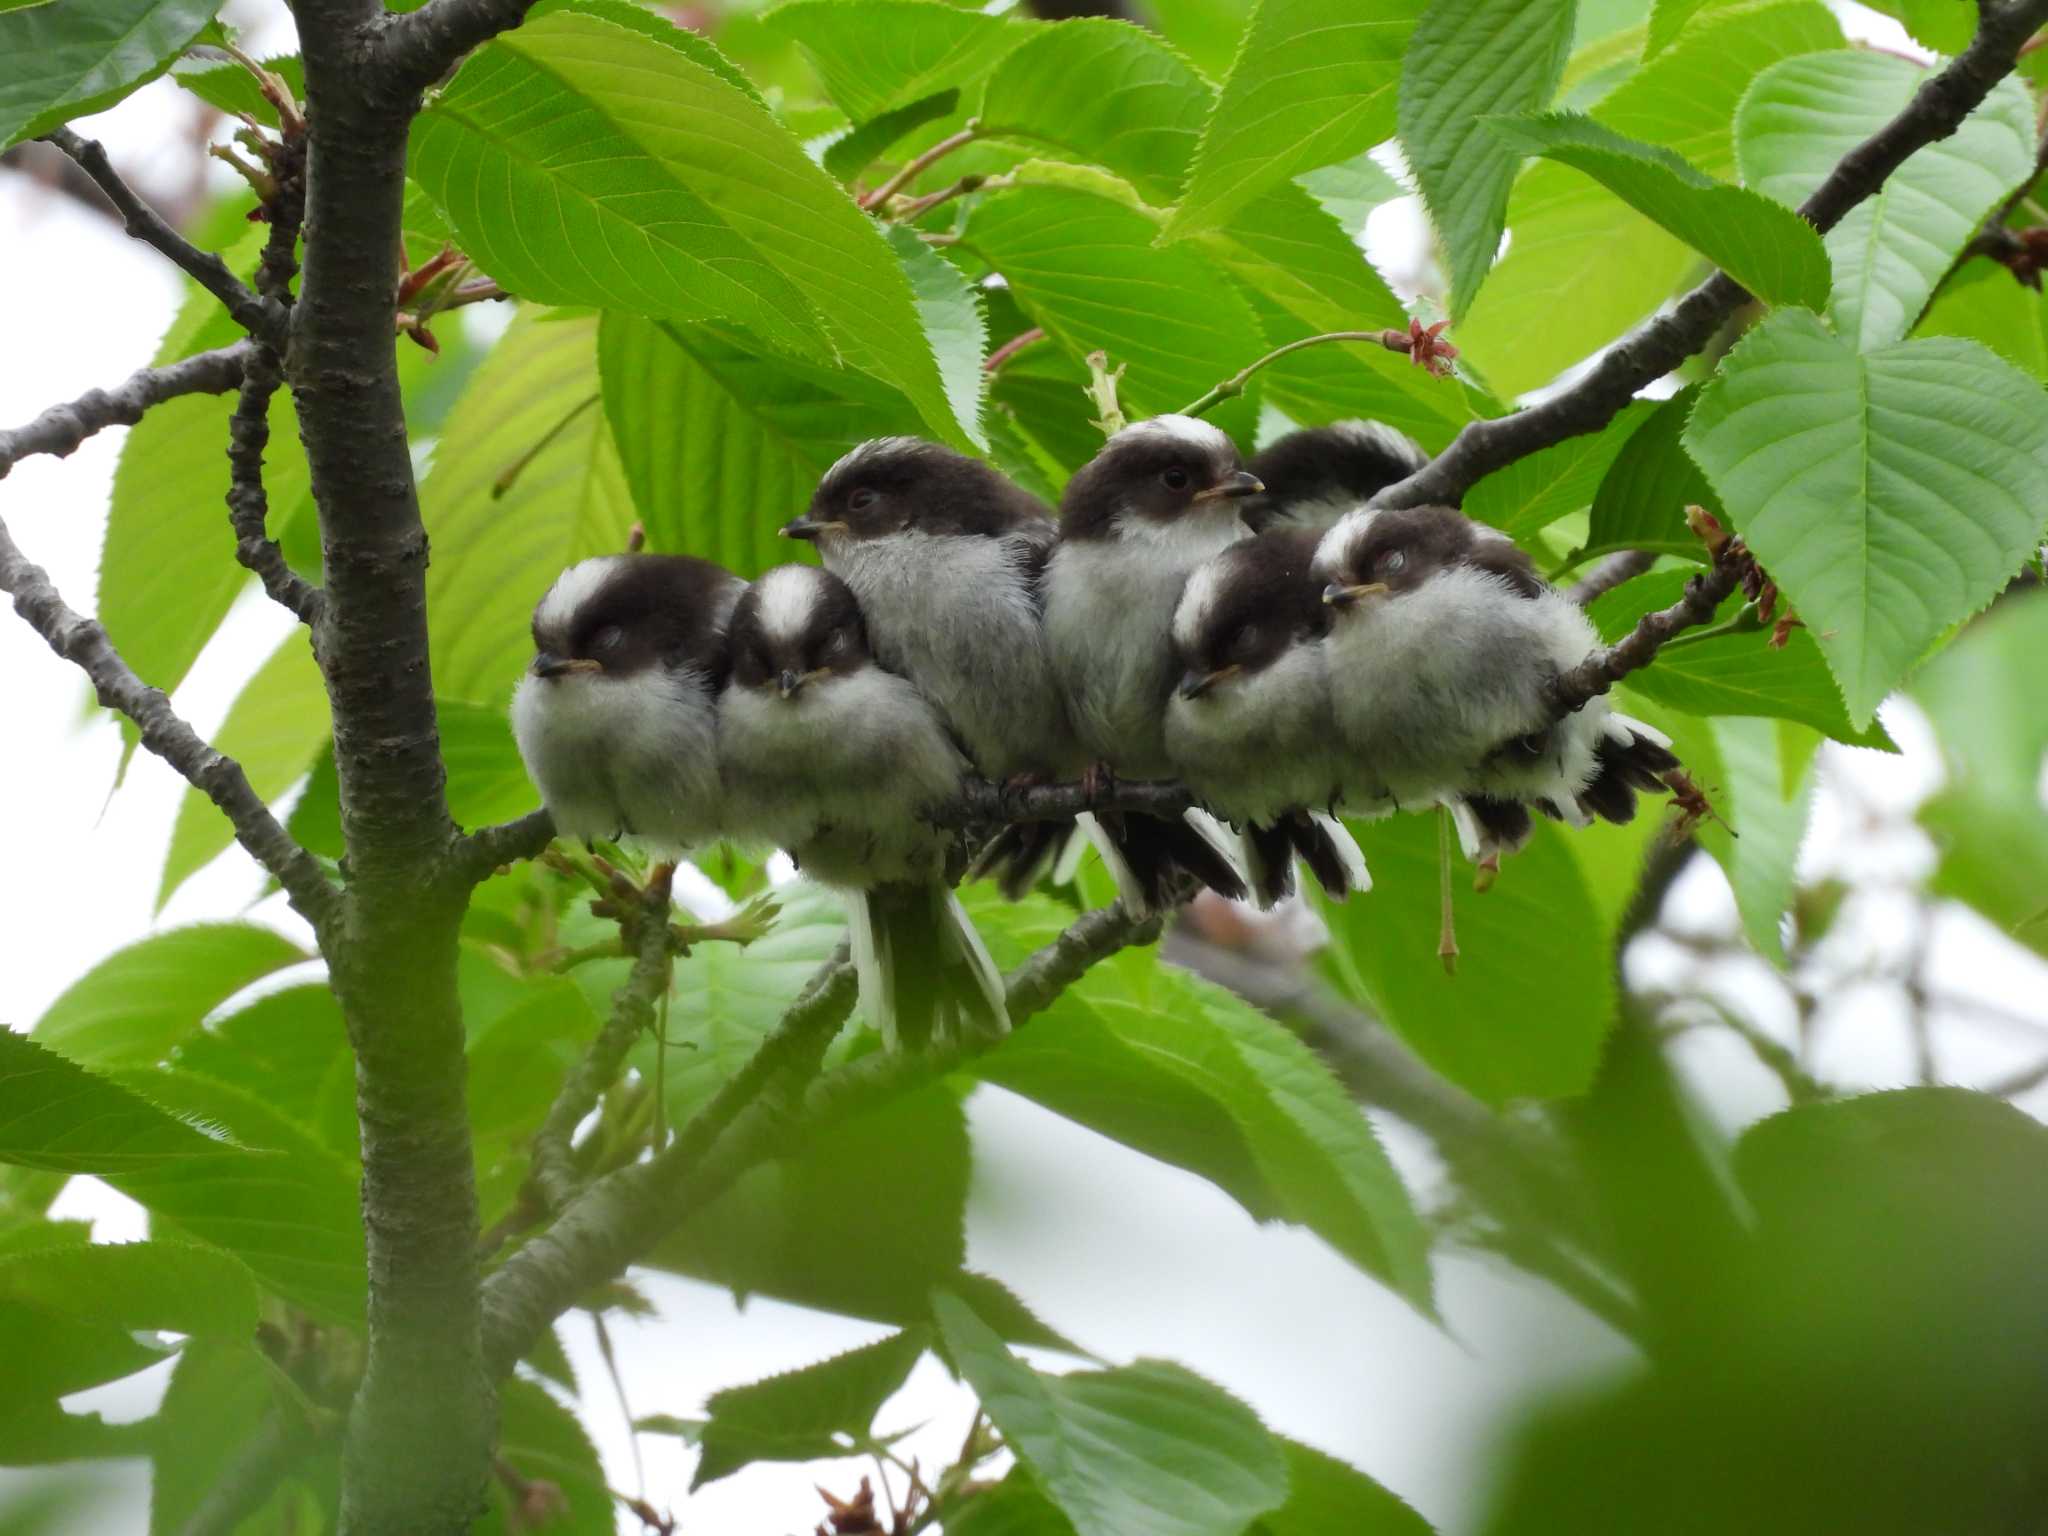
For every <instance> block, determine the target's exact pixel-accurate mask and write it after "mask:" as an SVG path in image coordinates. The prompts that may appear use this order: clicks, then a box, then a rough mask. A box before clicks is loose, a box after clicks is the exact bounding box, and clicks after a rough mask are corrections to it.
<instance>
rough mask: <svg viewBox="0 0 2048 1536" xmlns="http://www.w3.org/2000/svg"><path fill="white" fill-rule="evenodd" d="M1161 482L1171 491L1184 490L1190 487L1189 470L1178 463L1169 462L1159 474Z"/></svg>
mask: <svg viewBox="0 0 2048 1536" xmlns="http://www.w3.org/2000/svg"><path fill="white" fill-rule="evenodd" d="M1159 479H1160V482H1161V483H1162V484H1164V485H1165V487H1166V488H1167V489H1168V490H1169V491H1184V490H1186V489H1187V488H1188V472H1187V471H1186V470H1185V469H1182V468H1181V467H1180V465H1178V464H1169V465H1167V466H1166V468H1165V469H1164V470H1162V471H1161V472H1160V475H1159Z"/></svg>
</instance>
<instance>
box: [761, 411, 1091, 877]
mask: <svg viewBox="0 0 2048 1536" xmlns="http://www.w3.org/2000/svg"><path fill="white" fill-rule="evenodd" d="M782 533H783V535H784V536H785V537H788V538H794V539H808V540H811V541H812V542H814V543H815V544H816V545H817V549H818V554H819V556H820V557H821V558H822V559H823V561H824V563H825V568H826V569H827V570H829V571H831V572H832V573H833V574H834V575H836V576H838V577H840V578H841V579H842V580H843V581H845V583H846V584H847V586H849V587H850V588H852V590H853V593H854V596H855V598H856V600H857V601H858V602H859V604H860V607H861V611H862V613H863V614H864V615H865V616H866V621H867V633H868V639H869V643H870V644H871V645H872V646H873V648H874V653H875V656H876V657H877V658H878V659H879V660H880V661H881V663H882V664H883V665H884V666H886V667H887V668H889V670H891V671H892V672H895V673H898V674H900V675H901V676H903V677H907V678H909V679H910V680H911V681H912V682H914V683H915V684H916V685H917V686H918V688H919V689H920V690H922V691H923V693H924V695H925V697H926V698H928V699H930V700H931V702H932V705H933V707H934V708H935V709H936V710H937V711H938V714H939V717H940V718H941V719H942V720H943V721H944V722H945V725H946V727H947V729H949V730H950V731H951V732H952V733H953V735H954V736H955V737H956V738H957V739H958V740H959V742H960V743H961V745H962V746H963V747H964V748H965V749H966V752H967V756H968V759H969V761H971V762H972V763H973V765H974V767H975V769H976V771H977V772H979V773H980V774H981V775H982V776H983V777H984V778H988V779H992V780H995V781H997V782H999V783H1000V782H1005V781H1012V780H1022V781H1030V780H1038V779H1051V778H1056V777H1060V776H1063V775H1065V774H1066V773H1068V772H1070V771H1071V770H1072V769H1073V767H1074V766H1075V764H1076V762H1077V758H1078V749H1077V748H1076V746H1075V744H1074V739H1073V733H1072V731H1071V730H1070V728H1069V726H1068V723H1067V713H1066V705H1065V702H1064V700H1063V699H1062V697H1061V694H1060V686H1059V679H1058V677H1057V676H1056V675H1055V673H1054V671H1053V666H1052V657H1051V654H1050V652H1049V650H1048V649H1047V645H1046V637H1045V629H1044V624H1043V619H1042V613H1043V606H1042V601H1041V594H1040V590H1039V581H1040V578H1041V576H1042V574H1043V572H1044V569H1045V562H1046V558H1047V556H1048V555H1049V554H1050V553H1051V551H1052V547H1053V542H1054V539H1055V538H1056V537H1057V529H1056V528H1055V526H1054V524H1053V522H1052V519H1051V517H1050V516H1049V515H1048V513H1047V509H1046V507H1045V505H1044V504H1043V503H1042V502H1040V501H1039V500H1038V499H1037V498H1036V497H1035V496H1033V495H1031V494H1030V493H1029V492H1028V491H1025V490H1024V489H1022V488H1021V487H1019V486H1016V485H1013V484H1011V482H1010V481H1009V480H1007V479H1005V478H1004V477H1003V476H1002V475H1000V474H998V473H997V472H996V471H995V470H993V469H991V468H989V466H987V465H986V464H982V463H979V462H977V461H976V460H974V459H970V458H967V457H966V456H965V455H962V454H958V453H955V452H953V451H952V450H951V449H949V448H946V447H943V446H941V445H940V444H938V443H930V442H925V441H923V440H921V439H918V438H914V437H883V438H876V439H874V440H873V441H871V442H866V443H862V444H861V445H860V446H859V447H857V448H855V449H854V450H853V451H852V452H851V453H848V454H847V455H846V456H845V457H843V458H842V459H840V460H839V462H838V463H836V464H834V465H833V466H832V468H831V469H829V470H828V471H826V473H825V477H824V478H823V479H822V480H821V481H820V482H819V484H818V488H817V490H816V492H815V493H814V494H813V495H812V497H811V504H810V507H809V509H808V510H806V511H805V513H804V514H803V516H801V517H799V518H797V519H795V520H794V521H793V522H791V523H789V524H787V525H786V526H784V528H783V529H782ZM1070 828H1071V824H1070V823H1066V824H1062V823H1056V822H1038V823H1031V824H1027V825H1023V826H1019V827H1018V828H1016V829H1014V830H1013V831H1011V832H1009V833H1006V834H1005V835H1004V839H1003V847H1002V848H1001V850H1000V865H999V867H1000V869H1001V875H1002V882H1003V886H1004V888H1005V890H1007V891H1008V892H1009V893H1010V894H1012V895H1016V894H1020V893H1021V892H1022V891H1023V890H1024V889H1026V888H1028V887H1029V886H1030V884H1031V882H1032V881H1033V880H1034V879H1035V878H1036V876H1037V874H1038V871H1039V870H1040V869H1041V868H1042V867H1043V866H1044V865H1045V863H1046V862H1047V861H1048V860H1050V859H1051V858H1052V856H1053V855H1054V853H1055V852H1056V851H1057V849H1058V846H1059V845H1060V843H1061V842H1062V841H1063V840H1064V836H1065V833H1066V832H1067V831H1068V830H1070Z"/></svg>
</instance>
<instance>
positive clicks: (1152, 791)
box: [925, 778, 1195, 827]
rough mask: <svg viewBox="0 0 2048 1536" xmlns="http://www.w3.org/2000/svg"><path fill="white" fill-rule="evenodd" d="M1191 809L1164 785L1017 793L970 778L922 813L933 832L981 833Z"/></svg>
mask: <svg viewBox="0 0 2048 1536" xmlns="http://www.w3.org/2000/svg"><path fill="white" fill-rule="evenodd" d="M1194 803H1195V802H1194V797H1193V796H1192V795H1190V794H1189V793H1188V792H1187V791H1186V790H1185V789H1183V788H1182V787H1181V786H1180V785H1179V784H1177V783H1175V782H1173V781H1172V780H1170V779H1127V780H1115V781H1111V782H1110V783H1108V784H1107V785H1106V786H1104V787H1102V788H1100V789H1095V788H1091V787H1090V786H1089V785H1087V784H1085V783H1083V782H1080V781H1075V782H1073V783H1064V784H1033V785H1030V786H1028V787H1024V788H1018V787H1013V786H1010V785H1007V784H991V783H990V782H989V781H988V780H986V779H972V778H971V779H967V780H965V781H964V782H963V783H962V784H961V786H960V795H959V798H958V799H956V800H953V801H951V802H949V803H948V804H945V805H937V806H932V807H930V808H928V809H927V810H926V812H925V816H926V818H927V819H928V820H929V821H930V822H931V823H932V825H933V826H938V827H985V826H991V825H996V824H1000V823H1003V822H1011V821H1061V820H1064V819H1065V818H1067V817H1069V816H1078V815H1080V814H1081V813H1082V812H1083V811H1144V812H1147V813H1149V814H1151V815H1154V816H1178V815H1179V814H1180V813H1181V812H1182V811H1184V810H1186V809H1187V808H1188V807H1189V806H1191V805H1193V804H1194Z"/></svg>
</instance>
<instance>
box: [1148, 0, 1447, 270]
mask: <svg viewBox="0 0 2048 1536" xmlns="http://www.w3.org/2000/svg"><path fill="white" fill-rule="evenodd" d="M1422 11H1423V0H1384V3H1381V4H1378V5H1375V6H1373V7H1371V8H1370V9H1369V10H1365V8H1362V7H1360V6H1358V5H1357V4H1355V3H1353V0H1259V5H1258V8H1257V9H1256V10H1255V11H1253V12H1252V18H1251V20H1250V21H1249V22H1248V23H1247V24H1246V26H1245V31H1244V38H1243V41H1242V42H1240V43H1239V45H1238V52H1237V61H1236V63H1235V64H1233V65H1232V66H1231V70H1230V75H1229V78H1228V79H1226V80H1225V81H1224V82H1223V89H1222V92H1221V93H1220V94H1219V95H1218V97H1217V100H1216V107H1215V110H1214V111H1212V112H1211V113H1210V114H1209V125H1208V128H1207V129H1206V130H1205V131H1204V133H1203V135H1202V143H1201V147H1200V148H1199V149H1198V150H1197V151H1196V154H1195V163H1194V167H1193V170H1192V171H1191V172H1190V174H1189V177H1188V187H1187V193H1186V195H1185V196H1184V197H1183V198H1182V199H1181V203H1180V206H1179V208H1177V209H1176V210H1175V211H1174V214H1173V217H1172V218H1171V219H1169V220H1168V221H1167V225H1166V230H1165V235H1164V238H1166V239H1169V240H1178V239H1180V238H1181V237H1183V236H1185V235H1192V234H1199V233H1200V232H1201V231H1203V230H1205V229H1214V228H1216V227H1218V226H1219V225H1221V224H1223V223H1225V222H1227V221H1228V220H1229V219H1230V218H1231V217H1232V215H1234V214H1235V213H1236V212H1237V211H1238V210H1239V209H1241V208H1242V207H1244V205H1245V204H1247V203H1249V202H1250V201H1251V200H1252V199H1253V198H1255V197H1257V196H1258V195H1259V194H1260V193H1261V192H1264V191H1266V190H1268V189H1269V188H1271V187H1274V186H1277V185H1278V184H1279V183H1281V182H1283V181H1286V180H1288V179H1289V178H1290V177H1293V176H1298V175H1300V174H1301V173H1302V172H1303V171H1309V170H1314V169H1315V168H1316V167H1317V166H1322V165H1331V164H1334V163H1335V162H1337V161H1339V160H1348V159H1350V158H1351V157H1352V156H1353V155H1356V154H1357V153H1358V152H1359V151H1361V150H1364V149H1370V148H1371V147H1372V146H1373V145H1375V144H1377V143H1379V142H1380V140H1382V139H1384V138H1386V137H1388V136H1389V135H1390V134H1391V133H1392V132H1393V128H1394V87H1395V83H1396V82H1397V80H1398V79H1399V77H1400V73H1401V58H1402V55H1403V54H1404V53H1405V52H1406V51H1407V48H1408V38H1409V34H1410V33H1411V32H1412V31H1413V30H1414V27H1415V22H1416V18H1417V17H1419V16H1420V15H1421V14H1422Z"/></svg>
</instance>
